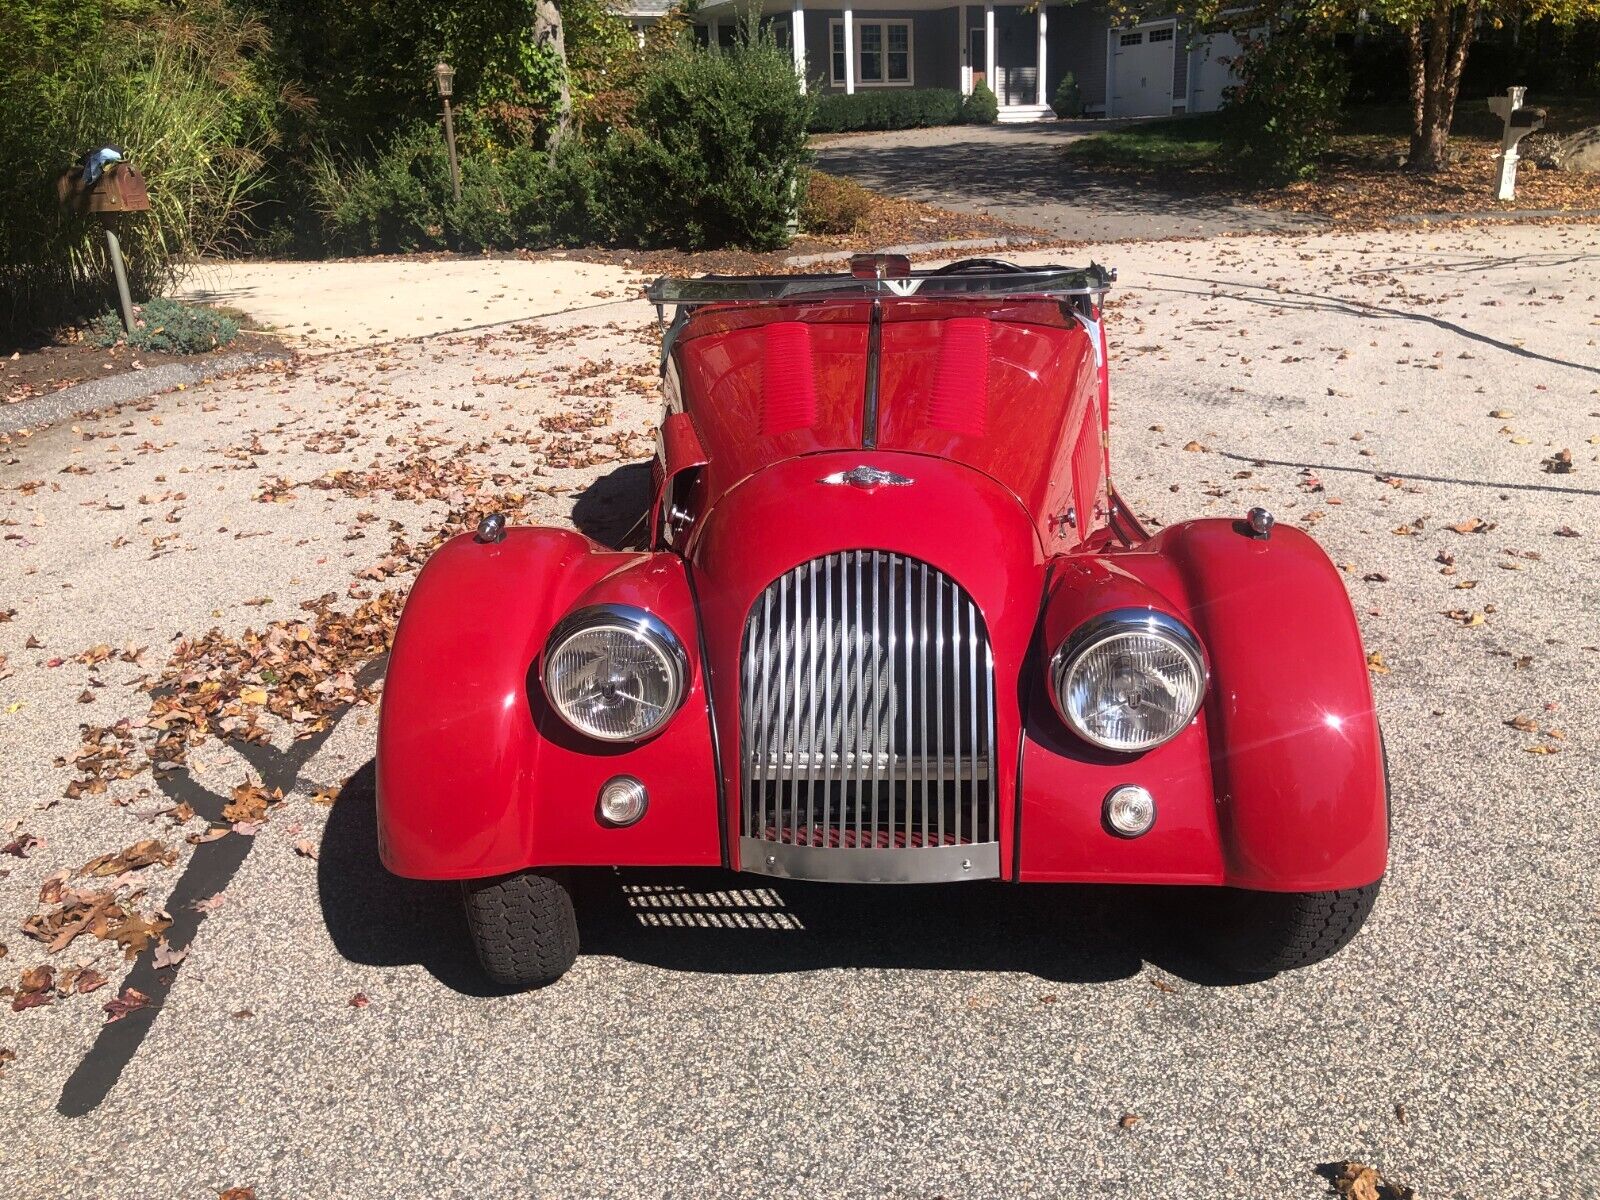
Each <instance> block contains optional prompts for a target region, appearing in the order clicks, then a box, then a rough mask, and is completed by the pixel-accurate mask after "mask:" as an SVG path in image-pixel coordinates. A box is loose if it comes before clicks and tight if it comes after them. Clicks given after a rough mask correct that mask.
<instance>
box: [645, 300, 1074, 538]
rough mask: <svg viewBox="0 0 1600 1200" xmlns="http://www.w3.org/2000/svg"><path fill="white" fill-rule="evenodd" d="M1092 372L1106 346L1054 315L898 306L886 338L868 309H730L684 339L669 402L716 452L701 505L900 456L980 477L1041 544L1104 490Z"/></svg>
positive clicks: (886, 317) (672, 371) (842, 305)
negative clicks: (815, 460)
mask: <svg viewBox="0 0 1600 1200" xmlns="http://www.w3.org/2000/svg"><path fill="white" fill-rule="evenodd" d="M874 342H876V345H874ZM874 351H875V352H874ZM1096 370H1097V362H1096V342H1095V340H1094V339H1092V338H1091V336H1090V334H1089V332H1088V331H1087V330H1086V329H1085V327H1084V324H1083V323H1082V322H1080V321H1079V320H1077V319H1076V318H1074V317H1073V315H1072V314H1071V313H1070V312H1069V311H1067V310H1066V309H1065V308H1064V307H1063V306H1062V305H1060V304H1057V303H1054V302H1049V301H1022V302H1012V303H1007V304H995V303H992V302H991V303H985V304H974V303H971V302H965V303H963V302H950V301H941V302H922V301H915V300H905V301H891V302H887V303H884V304H883V305H882V316H881V328H880V331H879V333H878V336H877V337H876V338H875V337H874V330H873V315H872V304H871V303H870V302H862V301H847V302H830V303H811V304H806V305H762V306H739V305H729V306H722V307H718V308H713V309H709V310H705V311H702V312H701V313H698V314H696V316H695V317H694V319H693V320H691V321H690V322H689V324H688V326H687V327H686V328H685V329H684V330H683V331H682V336H680V337H679V338H678V339H677V340H676V342H675V344H674V345H673V348H672V353H671V356H670V359H669V364H668V390H669V395H672V396H674V399H673V401H672V403H673V404H674V406H675V407H680V408H682V409H683V410H684V411H686V412H688V413H689V415H690V416H691V418H692V419H693V421H694V425H695V428H696V430H697V432H698V434H699V438H700V442H701V445H702V446H703V448H704V451H705V456H706V459H707V462H706V467H705V480H704V488H703V491H702V492H701V499H702V501H703V502H704V503H707V504H715V503H716V502H717V500H718V499H719V498H720V497H721V496H722V495H724V494H725V493H727V492H728V491H729V490H731V489H733V488H734V487H736V486H737V485H738V484H739V483H740V482H741V481H743V480H745V479H747V478H749V477H750V476H751V475H753V474H755V473H757V472H759V471H761V470H763V469H765V468H767V467H769V466H771V465H773V464H774V463H777V462H780V461H783V460H785V459H790V458H795V457H797V456H801V455H809V454H818V453H823V452H828V451H841V450H852V449H858V450H862V451H864V452H867V451H872V450H878V451H891V452H901V453H910V454H919V455H931V456H934V457H937V458H941V459H946V460H949V461H952V462H955V463H959V464H961V465H963V466H967V467H970V468H972V469H973V470H976V471H979V472H981V473H982V474H984V475H986V476H988V477H989V478H990V479H992V480H994V481H995V482H997V483H999V484H1000V485H1001V486H1003V487H1004V488H1006V489H1007V490H1008V491H1010V492H1011V493H1012V494H1013V495H1014V496H1015V497H1016V498H1017V499H1018V500H1019V501H1021V503H1022V506H1023V507H1024V508H1025V509H1026V510H1027V511H1028V512H1029V513H1030V514H1032V515H1033V516H1034V517H1035V520H1036V521H1037V522H1038V523H1039V525H1040V527H1041V529H1042V530H1043V529H1045V527H1046V526H1047V524H1048V523H1049V521H1050V519H1051V517H1052V515H1054V512H1055V510H1058V509H1059V510H1060V511H1062V512H1064V511H1065V509H1066V507H1067V506H1068V505H1072V504H1077V505H1080V506H1082V505H1083V504H1084V502H1085V501H1087V502H1088V505H1089V506H1092V505H1093V504H1094V503H1095V498H1094V497H1093V496H1092V495H1091V494H1090V491H1091V489H1093V488H1096V487H1099V486H1100V485H1101V483H1102V477H1101V474H1100V472H1099V471H1098V470H1096V469H1093V464H1095V463H1097V462H1098V463H1103V461H1104V456H1103V447H1102V445H1101V434H1100V428H1099V419H1098V416H1097V410H1096V408H1095V398H1096V396H1097V394H1098V392H1097V373H1096ZM1080 444H1081V445H1084V446H1086V447H1087V452H1086V453H1085V454H1084V455H1083V456H1082V463H1081V464H1080V465H1081V466H1082V468H1083V469H1082V470H1075V469H1074V462H1075V461H1077V460H1076V459H1075V458H1074V455H1075V454H1076V453H1077V448H1078V447H1079V446H1080ZM863 461H864V462H865V461H866V460H865V459H863ZM1075 475H1086V476H1090V477H1092V478H1091V479H1090V480H1089V481H1088V482H1086V483H1085V484H1084V487H1085V492H1084V494H1083V495H1082V496H1077V495H1074V494H1073V488H1074V479H1072V478H1066V477H1065V476H1075ZM1079 511H1086V509H1085V508H1083V507H1080V508H1079ZM1079 524H1080V525H1083V524H1087V523H1086V522H1080V523H1079ZM1061 548H1065V547H1061Z"/></svg>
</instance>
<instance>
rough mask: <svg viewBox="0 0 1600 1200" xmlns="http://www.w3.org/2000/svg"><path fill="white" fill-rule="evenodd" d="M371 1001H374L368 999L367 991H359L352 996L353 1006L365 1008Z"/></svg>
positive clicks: (351, 1003)
mask: <svg viewBox="0 0 1600 1200" xmlns="http://www.w3.org/2000/svg"><path fill="white" fill-rule="evenodd" d="M371 1003H372V1001H371V1000H368V999H367V994H366V993H365V992H357V993H356V994H355V995H354V996H351V997H350V1007H351V1008H365V1007H367V1005H369V1004H371Z"/></svg>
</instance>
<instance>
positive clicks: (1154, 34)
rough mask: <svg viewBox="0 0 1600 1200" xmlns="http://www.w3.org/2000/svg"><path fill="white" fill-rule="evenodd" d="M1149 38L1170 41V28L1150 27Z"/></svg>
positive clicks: (1154, 40) (1153, 40)
mask: <svg viewBox="0 0 1600 1200" xmlns="http://www.w3.org/2000/svg"><path fill="white" fill-rule="evenodd" d="M1150 40H1151V41H1152V42H1170V41H1171V40H1172V30H1171V29H1170V28H1167V29H1152V30H1151V31H1150Z"/></svg>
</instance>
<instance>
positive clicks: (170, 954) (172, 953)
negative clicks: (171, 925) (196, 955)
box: [150, 938, 189, 971]
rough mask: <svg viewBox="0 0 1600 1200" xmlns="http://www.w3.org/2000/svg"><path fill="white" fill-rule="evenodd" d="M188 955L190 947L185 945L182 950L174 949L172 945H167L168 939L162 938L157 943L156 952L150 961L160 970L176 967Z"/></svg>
mask: <svg viewBox="0 0 1600 1200" xmlns="http://www.w3.org/2000/svg"><path fill="white" fill-rule="evenodd" d="M188 957H189V947H187V946H185V947H184V948H183V949H182V950H174V949H173V948H172V947H171V946H169V945H167V939H166V938H162V939H161V940H160V941H159V942H157V943H156V952H155V954H154V956H153V957H152V958H151V960H150V963H151V965H152V966H153V967H155V969H156V970H158V971H159V970H161V969H162V968H164V967H175V966H177V965H178V964H179V963H181V962H182V961H183V960H184V959H186V958H188Z"/></svg>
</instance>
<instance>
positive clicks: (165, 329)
mask: <svg viewBox="0 0 1600 1200" xmlns="http://www.w3.org/2000/svg"><path fill="white" fill-rule="evenodd" d="M238 333H239V323H238V322H237V321H235V320H233V319H232V318H231V317H225V316H223V315H222V314H221V313H219V312H217V311H216V310H215V309H210V308H192V307H190V306H189V305H187V304H179V303H178V302H177V301H176V300H164V299H156V300H151V301H149V302H148V303H146V304H143V305H138V306H135V308H134V310H133V331H132V332H131V333H130V332H128V331H127V330H125V329H123V327H122V318H121V317H120V316H118V315H117V314H116V313H115V312H104V313H101V314H100V315H99V316H98V317H96V318H95V319H94V321H93V322H91V323H90V326H89V341H90V342H91V343H92V344H93V345H96V346H103V347H107V348H109V347H111V346H115V345H116V344H117V343H119V342H124V341H125V342H127V344H128V345H129V346H131V347H133V349H135V350H156V351H160V352H161V353H164V354H204V353H205V352H206V351H207V350H217V349H220V348H221V347H223V346H226V345H227V344H228V343H229V342H231V341H233V339H234V338H235V337H237V336H238Z"/></svg>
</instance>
